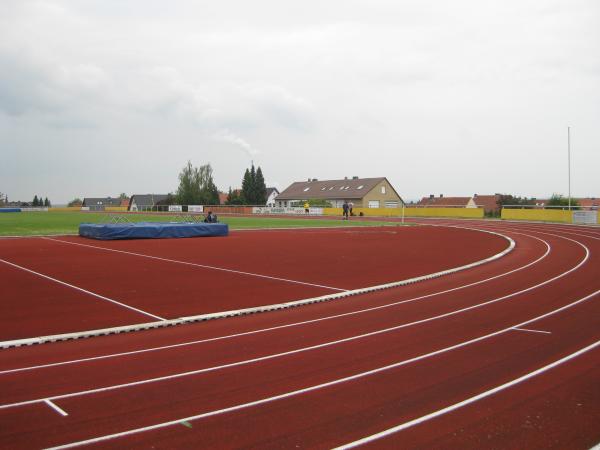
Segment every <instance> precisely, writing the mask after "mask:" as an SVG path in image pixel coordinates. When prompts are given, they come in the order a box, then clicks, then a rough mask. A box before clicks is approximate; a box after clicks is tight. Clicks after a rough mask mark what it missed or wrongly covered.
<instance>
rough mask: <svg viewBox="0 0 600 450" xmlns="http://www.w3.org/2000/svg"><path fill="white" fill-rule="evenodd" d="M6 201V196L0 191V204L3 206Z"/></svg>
mask: <svg viewBox="0 0 600 450" xmlns="http://www.w3.org/2000/svg"><path fill="white" fill-rule="evenodd" d="M7 203H8V197H7V195H6V194H4V193H2V192H0V206H4V205H6V204H7Z"/></svg>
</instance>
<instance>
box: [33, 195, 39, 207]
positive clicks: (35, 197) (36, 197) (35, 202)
mask: <svg viewBox="0 0 600 450" xmlns="http://www.w3.org/2000/svg"><path fill="white" fill-rule="evenodd" d="M31 206H40V201H39V200H38V196H37V195H34V196H33V201H32V202H31Z"/></svg>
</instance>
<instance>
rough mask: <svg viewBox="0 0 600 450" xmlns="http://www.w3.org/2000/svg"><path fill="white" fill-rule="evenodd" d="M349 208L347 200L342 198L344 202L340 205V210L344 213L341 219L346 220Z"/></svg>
mask: <svg viewBox="0 0 600 450" xmlns="http://www.w3.org/2000/svg"><path fill="white" fill-rule="evenodd" d="M349 210H350V205H348V202H347V201H346V200H344V204H343V205H342V211H343V213H344V217H343V219H342V220H348V211H349Z"/></svg>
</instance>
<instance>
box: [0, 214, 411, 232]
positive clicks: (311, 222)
mask: <svg viewBox="0 0 600 450" xmlns="http://www.w3.org/2000/svg"><path fill="white" fill-rule="evenodd" d="M120 216H121V217H123V216H125V217H127V219H128V220H129V221H131V222H161V221H163V222H171V221H176V220H177V219H176V217H174V216H172V215H167V214H165V215H159V214H152V215H150V214H149V215H144V214H126V215H120ZM110 217H111V215H110V214H106V213H89V212H77V211H75V212H20V213H1V214H0V236H30V235H48V234H77V233H78V232H79V224H80V223H83V222H91V223H106V222H109V219H110ZM219 221H220V222H223V223H226V224H228V225H229V227H230V229H232V230H233V229H244V228H246V229H247V228H294V227H297V228H301V227H302V228H306V227H332V226H381V225H400V224H399V223H398V222H395V223H391V222H385V221H377V222H375V221H368V222H367V221H364V222H363V221H358V220H349V221H344V220H341V217H340V218H332V219H305V218H275V217H236V216H223V215H221V216H219Z"/></svg>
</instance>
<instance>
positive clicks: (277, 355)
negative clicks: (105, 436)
mask: <svg viewBox="0 0 600 450" xmlns="http://www.w3.org/2000/svg"><path fill="white" fill-rule="evenodd" d="M565 239H567V240H571V239H569V238H565ZM574 242H577V241H574ZM578 244H579V245H581V246H582V247H583V248H584V249H585V250H586V256H585V257H584V258H583V259H582V260H581V261H580V262H579V264H577V265H576V266H574V267H573V268H571V269H569V270H568V271H566V272H563V273H562V274H560V275H557V276H555V277H554V278H551V279H549V280H546V281H544V282H542V283H539V284H537V285H534V286H530V287H529V288H526V289H522V290H520V291H517V292H513V293H512V294H508V295H505V296H502V297H498V298H495V299H493V300H488V301H486V302H483V303H478V304H476V305H471V306H468V307H465V308H461V309H457V310H454V311H450V312H448V313H444V314H440V315H437V316H432V317H428V318H426V319H421V320H416V321H414V322H409V323H405V324H401V325H397V326H394V327H390V328H385V329H383V330H377V331H373V332H370V333H364V334H360V335H356V336H351V337H348V338H344V339H339V340H335V341H330V342H325V343H322V344H317V345H313V346H309V347H303V348H299V349H296V350H291V351H287V352H281V353H275V354H271V355H267V356H261V357H257V358H252V359H248V360H243V361H236V362H233V363H229V364H223V365H221V366H213V367H206V368H204V369H197V370H191V371H188V372H180V373H176V374H171V375H165V376H162V377H156V378H148V379H145V380H139V381H133V382H130V383H122V384H118V385H112V386H105V387H101V388H96V389H89V390H86V391H79V392H71V393H69V394H62V395H55V396H52V397H48V398H50V399H53V400H57V399H64V398H70V397H79V396H83V395H89V394H96V393H99V392H106V391H110V390H115V389H122V388H128V387H133V386H139V385H142V384H149V383H155V382H160V381H167V380H172V379H175V378H181V377H186V376H192V375H198V374H201V373H206V372H213V371H216V370H221V369H226V368H231V367H236V366H242V365H248V364H252V363H256V362H261V361H267V360H270V359H275V358H280V357H283V356H289V355H293V354H298V353H303V352H307V351H311V350H316V349H319V348H325V347H331V346H334V345H338V344H342V343H345V342H351V341H355V340H358V339H364V338H367V337H371V336H376V335H380V334H384V333H389V332H392V331H396V330H400V329H402V328H408V327H411V326H415V325H420V324H423V323H427V322H432V321H434V320H439V319H442V318H445V317H450V316H454V315H457V314H461V313H463V312H465V311H470V310H474V309H477V308H481V307H483V306H486V305H490V304H493V303H497V302H500V301H502V300H505V299H507V298H511V297H514V296H516V295H520V294H523V293H525V292H529V291H531V290H534V289H536V288H538V287H540V286H544V285H546V284H548V283H550V282H552V281H555V280H557V279H559V278H562V277H564V276H565V275H567V274H569V273H571V272H573V271H574V270H577V269H578V268H579V267H581V265H583V264H584V263H585V261H587V259H588V257H589V250H588V249H587V247H585V246H584V245H583V244H580V243H578ZM529 322H530V321H528V322H524V323H520V324H517V325H514V326H513V327H509V328H506V329H504V330H502V331H501V332H502V333H504V332H506V331H508V330H511V329H512V328H514V327H518V326H521V325H525V324H526V323H529ZM498 333H499V332H498ZM498 333H492V335H495V334H498ZM492 335H488V337H489V336H492ZM478 339H479V338H478ZM469 342H471V341H469ZM452 348H454V347H452ZM43 400H44V399H43V398H38V399H33V400H25V401H21V402H15V403H6V404H3V405H0V409H7V408H13V407H17V406H25V405H31V404H35V403H39V402H40V401H43Z"/></svg>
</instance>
